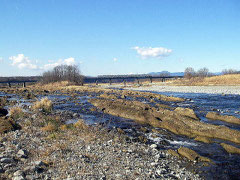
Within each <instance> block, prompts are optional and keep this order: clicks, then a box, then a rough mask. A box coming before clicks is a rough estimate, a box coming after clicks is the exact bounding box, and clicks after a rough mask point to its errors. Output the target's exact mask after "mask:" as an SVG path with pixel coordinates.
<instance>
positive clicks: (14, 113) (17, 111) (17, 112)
mask: <svg viewBox="0 0 240 180" xmlns="http://www.w3.org/2000/svg"><path fill="white" fill-rule="evenodd" d="M9 114H10V117H11V118H13V119H18V118H22V117H23V116H24V112H23V110H22V108H21V107H19V106H15V107H12V108H10V110H9Z"/></svg>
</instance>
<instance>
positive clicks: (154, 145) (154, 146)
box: [150, 144, 158, 149]
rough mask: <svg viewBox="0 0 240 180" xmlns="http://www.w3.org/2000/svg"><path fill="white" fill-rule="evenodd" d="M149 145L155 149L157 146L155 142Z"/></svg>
mask: <svg viewBox="0 0 240 180" xmlns="http://www.w3.org/2000/svg"><path fill="white" fill-rule="evenodd" d="M150 147H151V148H153V149H156V148H157V147H158V146H157V145H156V144H152V145H151V146H150Z"/></svg>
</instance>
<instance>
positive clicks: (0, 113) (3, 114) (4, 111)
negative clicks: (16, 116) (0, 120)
mask: <svg viewBox="0 0 240 180" xmlns="http://www.w3.org/2000/svg"><path fill="white" fill-rule="evenodd" d="M7 114H8V110H6V109H3V108H0V117H2V116H6V115H7Z"/></svg>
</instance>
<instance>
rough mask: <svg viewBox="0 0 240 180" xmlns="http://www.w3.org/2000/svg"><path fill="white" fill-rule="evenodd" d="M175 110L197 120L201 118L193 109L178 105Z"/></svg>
mask: <svg viewBox="0 0 240 180" xmlns="http://www.w3.org/2000/svg"><path fill="white" fill-rule="evenodd" d="M174 111H175V112H177V113H179V114H181V115H183V116H187V117H190V118H193V119H195V120H199V118H198V117H197V115H196V114H195V112H194V111H193V109H190V108H182V107H177V108H176V109H175V110H174Z"/></svg>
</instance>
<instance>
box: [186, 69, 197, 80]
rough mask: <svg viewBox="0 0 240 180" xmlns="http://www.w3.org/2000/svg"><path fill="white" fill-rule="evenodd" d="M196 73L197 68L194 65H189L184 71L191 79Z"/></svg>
mask: <svg viewBox="0 0 240 180" xmlns="http://www.w3.org/2000/svg"><path fill="white" fill-rule="evenodd" d="M195 74H196V72H195V70H194V69H193V68H192V67H187V68H186V69H185V71H184V77H185V78H187V79H191V78H192V77H194V76H195Z"/></svg>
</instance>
